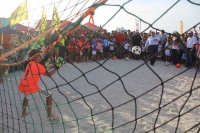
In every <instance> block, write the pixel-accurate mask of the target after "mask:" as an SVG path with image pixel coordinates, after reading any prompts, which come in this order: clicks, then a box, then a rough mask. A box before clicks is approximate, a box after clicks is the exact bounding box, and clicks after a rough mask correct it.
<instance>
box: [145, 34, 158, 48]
mask: <svg viewBox="0 0 200 133" xmlns="http://www.w3.org/2000/svg"><path fill="white" fill-rule="evenodd" d="M159 41H160V37H159V36H157V35H155V36H154V37H152V36H150V37H148V39H147V41H146V43H145V46H150V45H158V44H159Z"/></svg>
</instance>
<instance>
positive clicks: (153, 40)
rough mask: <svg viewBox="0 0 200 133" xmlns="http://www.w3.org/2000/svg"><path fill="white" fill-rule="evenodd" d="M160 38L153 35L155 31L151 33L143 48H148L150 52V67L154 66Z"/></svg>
mask: <svg viewBox="0 0 200 133" xmlns="http://www.w3.org/2000/svg"><path fill="white" fill-rule="evenodd" d="M159 41H160V37H159V36H157V35H155V31H151V36H149V37H148V39H147V41H146V43H145V47H148V48H149V51H150V58H151V59H150V65H152V66H154V63H155V61H156V57H157V56H156V55H155V54H156V53H157V52H158V45H159Z"/></svg>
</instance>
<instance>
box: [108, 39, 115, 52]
mask: <svg viewBox="0 0 200 133" xmlns="http://www.w3.org/2000/svg"><path fill="white" fill-rule="evenodd" d="M109 51H110V55H112V54H113V53H114V51H115V43H114V38H113V37H110V39H109ZM112 56H114V55H112Z"/></svg>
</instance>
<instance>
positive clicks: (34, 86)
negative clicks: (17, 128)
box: [18, 49, 64, 122]
mask: <svg viewBox="0 0 200 133" xmlns="http://www.w3.org/2000/svg"><path fill="white" fill-rule="evenodd" d="M39 52H40V51H39V50H38V49H32V50H31V51H30V52H29V57H30V58H31V61H30V62H29V63H28V64H27V66H26V70H25V72H24V74H23V76H22V78H21V80H20V81H19V84H18V89H19V92H20V93H22V94H24V96H25V97H24V100H23V110H22V115H21V117H25V116H27V115H29V114H30V113H28V112H26V108H27V106H28V101H29V98H30V97H31V96H32V97H33V96H34V94H36V93H38V92H39V93H40V94H42V95H44V96H46V106H47V117H48V118H49V119H50V120H51V121H53V122H58V121H59V118H58V117H57V116H54V115H53V114H52V94H51V92H49V91H47V90H46V89H43V88H42V87H40V86H38V83H39V80H40V78H41V76H48V77H51V76H52V75H53V74H54V73H55V72H56V71H57V70H58V69H59V68H60V67H61V66H62V65H63V64H64V59H63V58H62V57H59V58H58V59H57V61H56V62H57V64H56V65H55V68H54V69H53V70H51V71H49V72H48V71H47V70H46V68H45V67H44V66H43V65H42V64H40V62H41V61H42V59H41V55H40V53H39Z"/></svg>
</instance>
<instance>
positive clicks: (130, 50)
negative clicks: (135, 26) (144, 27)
mask: <svg viewBox="0 0 200 133" xmlns="http://www.w3.org/2000/svg"><path fill="white" fill-rule="evenodd" d="M128 42H129V44H130V45H129V46H128V57H129V59H131V58H132V41H131V39H129V41H128Z"/></svg>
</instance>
